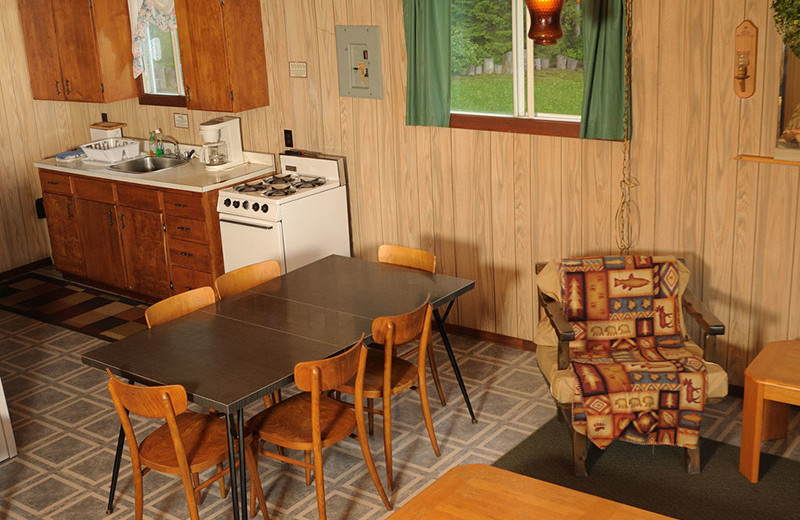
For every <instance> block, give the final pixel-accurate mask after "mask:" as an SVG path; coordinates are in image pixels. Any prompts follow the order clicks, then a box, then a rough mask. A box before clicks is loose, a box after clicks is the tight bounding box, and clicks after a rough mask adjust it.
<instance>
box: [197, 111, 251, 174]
mask: <svg viewBox="0 0 800 520" xmlns="http://www.w3.org/2000/svg"><path fill="white" fill-rule="evenodd" d="M200 137H202V139H203V149H202V151H201V152H200V161H201V162H202V163H203V164H205V165H206V169H207V170H226V169H228V168H233V167H234V166H238V165H240V164H244V154H243V153H242V133H241V130H240V128H239V118H238V117H234V116H222V117H217V118H214V119H211V120H209V121H205V122H204V123H201V124H200Z"/></svg>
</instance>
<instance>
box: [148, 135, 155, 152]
mask: <svg viewBox="0 0 800 520" xmlns="http://www.w3.org/2000/svg"><path fill="white" fill-rule="evenodd" d="M147 153H148V154H150V155H155V154H156V138H155V136H153V132H150V142H149V143H148V145H147Z"/></svg>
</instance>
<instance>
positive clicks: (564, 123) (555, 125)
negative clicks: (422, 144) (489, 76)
mask: <svg viewBox="0 0 800 520" xmlns="http://www.w3.org/2000/svg"><path fill="white" fill-rule="evenodd" d="M511 24H512V28H513V31H512V33H513V34H514V35H519V34H520V33H521V34H522V35H523V36H522V38H520V37H514V39H513V42H512V50H513V56H514V57H513V63H514V68H513V70H512V74H513V79H512V82H513V96H514V112H515V113H514V115H513V116H508V115H503V114H485V113H477V112H453V111H452V109H451V111H450V128H463V129H468V130H489V131H495V132H512V133H520V134H533V135H546V136H556V137H575V138H577V137H579V136H580V128H581V118H582V117H583V116H582V115H581V116H571V115H569V114H546V113H541V114H539V115H538V116H533V117H530V116H524V115H520V114H519V113H518V112H519V108H520V107H524V106H529V107H535V104H534V82H533V79H534V78H533V76H534V63H533V58H534V53H533V49H534V43H533V41H532V40H531V39H529V38H527V31H526V28H527V27H530V13H529V12H528V10H527V9H525V3H524V1H523V0H512V13H511ZM524 49H527V50H528V53H527V62H528V63H527V65H528V72H527V74H521V73H520V72H521V71H524V70H525V53H524V52H523V50H524ZM526 76H527V77H526ZM526 79H527V80H528V83H529V85H530V88H527V89H526V88H525V84H526ZM534 113H535V112H534Z"/></svg>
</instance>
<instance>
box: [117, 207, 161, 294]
mask: <svg viewBox="0 0 800 520" xmlns="http://www.w3.org/2000/svg"><path fill="white" fill-rule="evenodd" d="M118 209H119V212H120V215H119V217H120V228H121V229H122V243H123V250H124V251H125V266H126V271H127V274H128V288H129V289H130V290H132V291H134V292H137V293H141V294H147V295H148V296H153V297H156V298H166V297H168V296H169V295H170V287H169V267H168V266H167V248H166V232H165V229H164V220H163V216H162V215H161V213H158V212H155V211H145V210H141V209H133V208H125V207H120V208H118Z"/></svg>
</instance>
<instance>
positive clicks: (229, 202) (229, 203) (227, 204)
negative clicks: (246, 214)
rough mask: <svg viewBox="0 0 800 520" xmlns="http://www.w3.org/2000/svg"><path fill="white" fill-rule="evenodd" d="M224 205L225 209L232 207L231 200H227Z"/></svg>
mask: <svg viewBox="0 0 800 520" xmlns="http://www.w3.org/2000/svg"><path fill="white" fill-rule="evenodd" d="M223 204H225V207H226V208H227V207H230V205H231V199H225V202H223Z"/></svg>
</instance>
